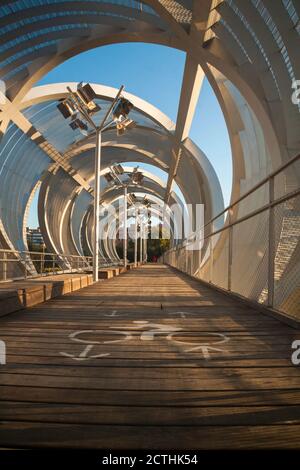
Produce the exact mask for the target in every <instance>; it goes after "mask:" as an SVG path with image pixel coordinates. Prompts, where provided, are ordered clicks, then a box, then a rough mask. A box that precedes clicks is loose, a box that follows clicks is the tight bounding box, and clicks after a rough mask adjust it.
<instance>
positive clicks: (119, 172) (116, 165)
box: [112, 163, 124, 175]
mask: <svg viewBox="0 0 300 470" xmlns="http://www.w3.org/2000/svg"><path fill="white" fill-rule="evenodd" d="M112 168H113V170H114V172H115V173H116V174H117V175H123V173H124V169H123V167H122V165H120V163H114V164H113V166H112Z"/></svg>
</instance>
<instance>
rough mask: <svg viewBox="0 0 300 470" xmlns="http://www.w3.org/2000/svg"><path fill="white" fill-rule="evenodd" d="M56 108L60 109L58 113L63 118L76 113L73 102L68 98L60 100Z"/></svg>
mask: <svg viewBox="0 0 300 470" xmlns="http://www.w3.org/2000/svg"><path fill="white" fill-rule="evenodd" d="M57 109H58V110H59V111H60V113H61V114H62V115H63V117H64V118H65V119H68V118H69V117H71V116H73V115H74V114H75V113H76V107H75V105H74V103H73V102H72V101H71V100H69V99H66V100H61V101H60V103H59V104H58V105H57Z"/></svg>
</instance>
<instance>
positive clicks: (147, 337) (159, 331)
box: [60, 320, 229, 361]
mask: <svg viewBox="0 0 300 470" xmlns="http://www.w3.org/2000/svg"><path fill="white" fill-rule="evenodd" d="M134 332H139V336H138V338H139V339H140V341H154V340H155V338H156V337H158V336H160V337H164V338H165V339H166V340H167V341H172V342H173V343H175V344H178V345H180V346H183V352H185V353H190V352H195V351H198V352H201V353H202V356H203V358H204V359H210V357H211V353H212V352H214V353H216V352H219V353H224V352H226V350H224V349H221V348H219V347H216V345H218V346H219V345H221V344H224V343H227V342H228V341H229V338H228V337H227V336H226V335H224V334H223V333H208V335H209V336H210V337H211V336H213V337H215V338H216V341H208V342H201V343H200V342H198V343H196V342H191V341H184V340H182V339H180V338H179V335H180V334H181V335H182V332H183V328H179V327H176V326H172V325H167V324H163V323H152V322H149V321H139V320H136V321H133V322H132V324H131V325H128V326H124V327H118V329H115V327H113V326H111V327H110V328H109V329H108V330H79V331H75V332H73V333H71V334H70V335H69V339H70V340H71V341H74V342H77V343H82V344H85V345H86V346H85V347H84V349H83V351H81V353H80V354H79V355H76V354H70V353H67V352H60V354H61V355H62V356H65V357H69V358H72V359H73V360H75V361H85V360H89V359H97V358H101V357H107V356H110V353H109V352H104V353H101V354H95V355H91V354H90V353H91V351H92V350H93V348H94V347H95V346H96V345H108V344H113V343H124V342H128V341H131V340H132V339H134V338H136V337H137V335H136V334H135V335H134V334H133V333H134ZM108 333H109V335H113V336H116V338H115V339H109V340H101V341H96V340H91V339H84V338H83V337H82V336H84V335H89V336H91V335H95V334H96V335H99V334H100V335H107V334H108ZM202 335H205V333H202Z"/></svg>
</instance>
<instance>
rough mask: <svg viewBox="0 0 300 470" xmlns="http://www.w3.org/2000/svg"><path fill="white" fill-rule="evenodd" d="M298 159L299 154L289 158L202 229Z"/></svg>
mask: <svg viewBox="0 0 300 470" xmlns="http://www.w3.org/2000/svg"><path fill="white" fill-rule="evenodd" d="M299 158H300V154H298V155H296V156H295V157H293V158H291V160H289V161H288V162H286V163H284V164H283V165H281V166H280V167H279V168H277V169H276V170H274V171H273V172H272V173H270V174H269V175H268V176H266V177H265V178H263V179H262V180H261V181H260V182H259V183H257V184H256V185H255V186H253V187H252V188H251V189H249V190H248V191H247V192H246V193H244V194H243V195H242V196H240V197H239V198H238V199H236V200H235V201H234V202H232V203H231V204H229V206H227V207H226V208H225V209H223V210H222V211H221V212H219V214H217V215H216V216H214V217H213V218H212V219H210V220H209V221H208V222H206V224H204V225H203V227H202V228H204V227H206V226H207V225H209V224H211V223H212V222H214V221H215V220H217V219H218V218H219V217H221V215H223V214H225V213H226V212H228V211H229V210H230V209H232V208H233V207H234V206H236V205H237V204H238V203H239V202H241V201H243V200H244V199H245V198H246V197H248V196H249V195H250V194H252V193H254V192H255V191H256V190H257V189H259V188H260V187H261V186H263V185H264V184H266V183H268V182H269V181H270V179H272V178H274V177H275V176H277V175H278V174H279V173H281V172H282V171H283V170H285V169H286V168H288V167H289V166H290V165H293V163H295V162H296V161H297V160H299Z"/></svg>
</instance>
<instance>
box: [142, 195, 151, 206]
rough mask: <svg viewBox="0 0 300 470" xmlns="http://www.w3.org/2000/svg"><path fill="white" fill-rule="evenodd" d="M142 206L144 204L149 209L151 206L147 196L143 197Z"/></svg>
mask: <svg viewBox="0 0 300 470" xmlns="http://www.w3.org/2000/svg"><path fill="white" fill-rule="evenodd" d="M142 204H144V205H145V206H147V207H149V206H150V201H149V199H147V197H146V196H144V197H143V200H142Z"/></svg>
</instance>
